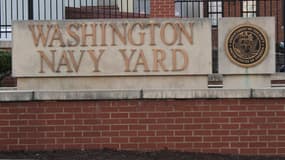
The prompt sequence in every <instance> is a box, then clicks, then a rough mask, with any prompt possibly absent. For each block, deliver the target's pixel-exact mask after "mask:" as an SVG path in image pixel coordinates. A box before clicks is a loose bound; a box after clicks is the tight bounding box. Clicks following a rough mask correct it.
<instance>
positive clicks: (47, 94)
mask: <svg viewBox="0 0 285 160" xmlns="http://www.w3.org/2000/svg"><path fill="white" fill-rule="evenodd" d="M219 98H285V90H284V89H279V88H274V89H240V90H239V89H201V90H200V89H197V90H191V89H185V90H181V89H170V90H165V89H144V90H82V91H28V90H0V102H16V101H45V100H59V101H61V100H62V101H66V100H122V99H125V100H127V99H219Z"/></svg>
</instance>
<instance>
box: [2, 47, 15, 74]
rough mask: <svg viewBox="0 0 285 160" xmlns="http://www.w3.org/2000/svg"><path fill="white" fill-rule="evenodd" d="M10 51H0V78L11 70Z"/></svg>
mask: <svg viewBox="0 0 285 160" xmlns="http://www.w3.org/2000/svg"><path fill="white" fill-rule="evenodd" d="M11 61H12V60H11V53H10V52H5V51H0V79H1V77H3V76H5V75H6V74H7V73H10V72H11V68H12V62H11Z"/></svg>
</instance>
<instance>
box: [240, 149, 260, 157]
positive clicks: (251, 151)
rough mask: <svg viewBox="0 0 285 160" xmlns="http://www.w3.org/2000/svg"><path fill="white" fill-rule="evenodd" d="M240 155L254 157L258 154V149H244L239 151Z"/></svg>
mask: <svg viewBox="0 0 285 160" xmlns="http://www.w3.org/2000/svg"><path fill="white" fill-rule="evenodd" d="M240 153H241V154H246V155H256V154H257V153H258V149H252V148H248V149H244V148H241V149H240Z"/></svg>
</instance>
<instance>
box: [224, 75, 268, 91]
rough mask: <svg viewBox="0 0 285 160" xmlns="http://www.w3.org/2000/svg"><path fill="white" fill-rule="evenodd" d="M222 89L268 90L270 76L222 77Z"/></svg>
mask: <svg viewBox="0 0 285 160" xmlns="http://www.w3.org/2000/svg"><path fill="white" fill-rule="evenodd" d="M223 84H224V87H223V88H224V89H268V88H271V77H270V75H224V76H223Z"/></svg>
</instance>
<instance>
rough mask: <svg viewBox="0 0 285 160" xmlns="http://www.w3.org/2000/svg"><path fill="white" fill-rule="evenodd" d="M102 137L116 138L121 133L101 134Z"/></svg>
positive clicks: (105, 132) (109, 132) (108, 132)
mask: <svg viewBox="0 0 285 160" xmlns="http://www.w3.org/2000/svg"><path fill="white" fill-rule="evenodd" d="M101 136H103V137H104V136H106V137H115V136H119V132H113V131H104V132H102V133H101Z"/></svg>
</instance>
